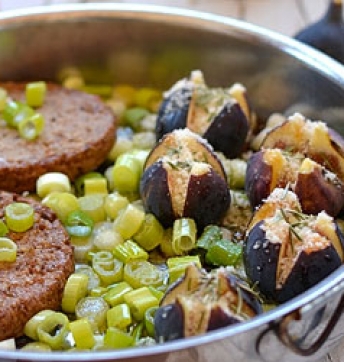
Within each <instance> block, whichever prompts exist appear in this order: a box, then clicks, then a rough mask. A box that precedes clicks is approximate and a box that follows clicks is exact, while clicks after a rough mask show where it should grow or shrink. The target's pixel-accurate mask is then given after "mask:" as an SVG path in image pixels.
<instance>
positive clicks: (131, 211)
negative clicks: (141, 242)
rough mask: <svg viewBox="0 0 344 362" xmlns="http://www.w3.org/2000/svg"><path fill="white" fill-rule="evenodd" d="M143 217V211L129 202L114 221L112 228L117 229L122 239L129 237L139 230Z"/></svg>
mask: <svg viewBox="0 0 344 362" xmlns="http://www.w3.org/2000/svg"><path fill="white" fill-rule="evenodd" d="M144 219H145V213H144V211H143V210H141V209H139V208H138V207H135V206H134V205H132V204H129V205H128V206H127V207H126V208H125V209H123V210H122V211H121V213H120V214H119V215H118V217H117V218H116V220H115V221H114V230H116V231H118V232H119V233H120V234H121V235H122V237H123V239H125V240H126V239H130V238H131V237H132V236H133V235H135V234H136V233H137V232H138V231H139V229H140V227H141V225H142V224H143V221H144Z"/></svg>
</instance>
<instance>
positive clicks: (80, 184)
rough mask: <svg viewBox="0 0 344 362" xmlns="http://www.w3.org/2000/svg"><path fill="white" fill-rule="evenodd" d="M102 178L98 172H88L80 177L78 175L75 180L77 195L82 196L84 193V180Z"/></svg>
mask: <svg viewBox="0 0 344 362" xmlns="http://www.w3.org/2000/svg"><path fill="white" fill-rule="evenodd" d="M98 178H99V179H102V178H104V177H103V175H102V174H101V173H100V172H88V173H86V174H84V175H82V176H80V177H78V178H77V179H76V180H75V182H74V186H75V193H76V194H77V195H78V196H83V195H84V194H85V181H86V180H89V179H98Z"/></svg>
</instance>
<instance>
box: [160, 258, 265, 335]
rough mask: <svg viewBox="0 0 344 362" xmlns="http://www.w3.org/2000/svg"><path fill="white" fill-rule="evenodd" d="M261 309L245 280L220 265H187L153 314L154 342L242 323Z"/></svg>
mask: <svg viewBox="0 0 344 362" xmlns="http://www.w3.org/2000/svg"><path fill="white" fill-rule="evenodd" d="M261 312H262V307H261V304H260V302H259V300H258V299H257V297H256V295H255V293H253V292H252V291H251V290H250V289H249V286H248V285H247V283H246V282H244V281H243V280H241V279H240V278H239V277H237V276H236V275H234V274H233V273H230V272H229V270H228V269H225V268H219V269H215V270H213V271H212V272H210V273H207V272H206V271H205V270H203V269H199V268H198V267H196V266H195V265H194V264H190V265H189V266H188V267H187V269H186V273H185V275H184V276H183V277H182V278H181V279H179V280H177V281H176V283H175V284H173V285H172V286H171V287H170V288H169V289H168V290H167V292H166V294H165V296H164V298H163V299H162V301H161V304H160V307H159V308H158V310H157V311H156V313H155V317H154V326H155V338H156V339H157V341H170V340H175V339H180V338H184V337H190V336H195V335H199V334H203V333H206V332H207V331H211V330H215V329H218V328H221V327H226V326H229V325H232V324H236V323H240V322H244V321H246V320H248V319H250V318H252V317H254V316H256V315H258V314H260V313H261Z"/></svg>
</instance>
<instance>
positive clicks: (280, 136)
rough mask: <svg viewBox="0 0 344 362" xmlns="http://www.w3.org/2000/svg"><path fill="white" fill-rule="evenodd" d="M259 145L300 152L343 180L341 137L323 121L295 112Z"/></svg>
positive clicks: (343, 159)
mask: <svg viewBox="0 0 344 362" xmlns="http://www.w3.org/2000/svg"><path fill="white" fill-rule="evenodd" d="M262 147H263V148H280V149H283V150H288V151H289V152H300V153H302V154H303V155H305V156H306V157H309V158H310V159H312V160H314V161H316V162H318V163H319V164H320V165H322V166H324V167H326V168H327V169H328V170H329V171H331V172H333V173H334V174H336V175H337V176H338V177H339V179H340V180H341V181H342V182H344V140H343V138H342V137H341V136H340V135H339V134H338V133H336V132H335V131H334V130H332V129H331V128H328V127H327V125H326V124H325V123H323V122H320V121H317V122H315V121H310V120H307V119H306V118H305V117H303V116H302V115H301V114H299V113H295V114H294V115H293V116H291V117H289V118H288V119H287V121H286V122H284V123H282V124H281V125H279V126H277V127H275V128H273V129H272V130H271V131H270V132H268V134H267V136H266V137H265V139H264V141H263V143H262Z"/></svg>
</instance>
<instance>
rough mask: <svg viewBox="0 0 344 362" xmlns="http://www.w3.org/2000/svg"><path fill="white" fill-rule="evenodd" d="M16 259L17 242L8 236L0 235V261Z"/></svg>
mask: <svg viewBox="0 0 344 362" xmlns="http://www.w3.org/2000/svg"><path fill="white" fill-rule="evenodd" d="M16 259H17V244H16V243H15V242H14V241H13V240H11V239H10V238H6V237H4V236H2V237H0V262H3V261H6V262H10V263H12V262H14V261H16Z"/></svg>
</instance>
